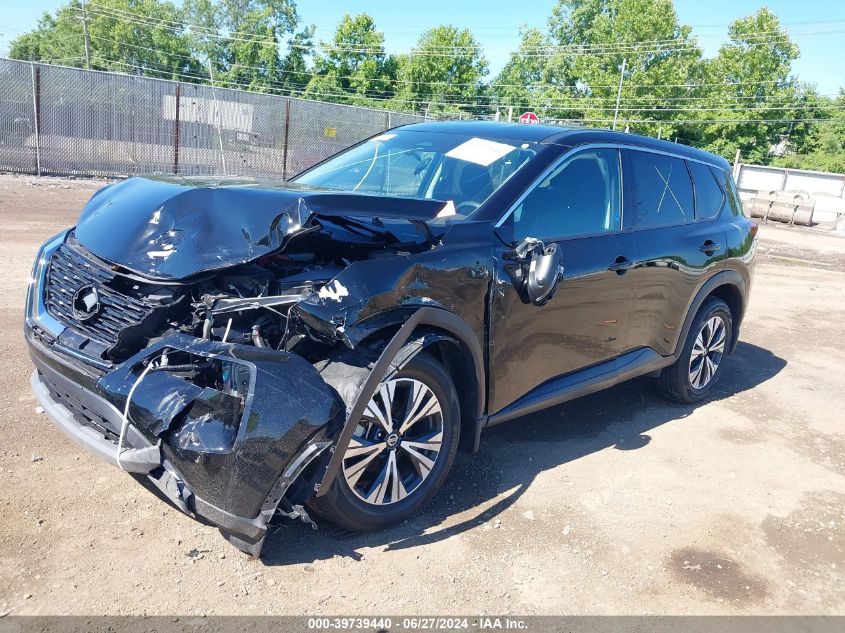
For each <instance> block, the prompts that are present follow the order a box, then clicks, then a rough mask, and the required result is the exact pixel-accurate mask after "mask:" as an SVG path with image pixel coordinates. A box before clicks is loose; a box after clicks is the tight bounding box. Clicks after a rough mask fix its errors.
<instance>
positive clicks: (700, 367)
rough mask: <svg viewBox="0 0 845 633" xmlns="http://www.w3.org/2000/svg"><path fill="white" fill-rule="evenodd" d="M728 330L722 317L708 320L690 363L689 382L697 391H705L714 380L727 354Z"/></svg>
mask: <svg viewBox="0 0 845 633" xmlns="http://www.w3.org/2000/svg"><path fill="white" fill-rule="evenodd" d="M726 333H727V328H726V326H725V320H724V319H723V318H722V317H720V316H713V317H710V318H709V319H707V321H706V322H705V323H704V326H703V327H702V328H701V331H700V332H699V333H698V336H697V337H696V338H695V343H694V344H693V346H692V354H691V355H690V361H689V381H690V384H691V385H692V386H693V388H695V389H704V388H705V387H706V386H707V385H709V384H710V382H711V381H712V380H713V376H715V375H716V370H717V369H718V368H719V364H720V363H721V362H722V358H723V357H724V354H725V342H726Z"/></svg>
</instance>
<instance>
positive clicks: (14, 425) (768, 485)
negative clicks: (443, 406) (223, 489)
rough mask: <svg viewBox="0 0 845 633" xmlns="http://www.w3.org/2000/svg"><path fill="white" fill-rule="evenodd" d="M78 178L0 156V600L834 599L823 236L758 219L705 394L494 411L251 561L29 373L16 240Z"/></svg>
mask: <svg viewBox="0 0 845 633" xmlns="http://www.w3.org/2000/svg"><path fill="white" fill-rule="evenodd" d="M101 184H102V183H97V182H94V181H86V180H77V181H73V180H61V179H53V178H41V179H37V178H33V177H16V176H0V239H2V244H3V248H2V251H0V264H2V267H3V271H4V273H3V275H2V277H1V278H0V293H2V296H3V298H4V300H3V302H2V306H0V329H1V330H2V331H3V332H4V333H5V334H6V336H4V337H3V338H2V339H0V347H2V352H3V354H2V358H3V363H2V364H0V386H2V389H0V398H2V406H0V504H2V508H1V509H0V615H5V614H7V613H13V614H137V615H142V614H168V613H180V614H304V613H307V614H341V613H342V614H361V615H374V614H391V615H393V614H395V615H400V614H413V613H420V612H423V613H428V614H479V613H514V614H529V613H530V614H635V615H636V614H675V613H681V614H693V613H694V614H752V613H753V614H783V613H789V614H818V613H823V614H845V583H843V579H845V575H844V572H845V429H843V416H842V411H843V409H845V380H843V368H845V338H843V334H842V333H843V327H842V325H843V321H842V318H843V314H845V311H844V310H843V308H844V307H845V274H843V272H845V239H843V238H839V237H835V236H832V235H828V234H822V233H819V232H813V231H806V230H800V229H790V228H777V227H774V226H771V225H768V226H764V227H763V228H762V229H761V239H762V244H761V255H762V256H761V262H760V267H759V268H758V273H757V277H756V281H755V287H754V289H753V296H752V301H751V305H750V309H749V313H748V316H747V318H746V321H745V325H744V328H743V332H742V338H741V341H740V344H739V347H738V349H737V352H736V354H735V355H734V356H732V357H731V358H730V359H729V360H728V361H727V362H728V365H727V366H726V368H725V369H726V371H725V373H724V375H723V377H722V380H721V382H720V384H719V385H718V389H717V391H716V393H715V394H714V395H713V396H712V397H711V398H710V399H709V400H708V401H706V402H704V403H701V404H699V405H696V406H684V405H679V404H672V403H668V402H666V401H665V400H663V399H661V398H660V397H659V396H658V395H657V394H656V393H655V390H654V388H653V386H652V384H651V383H650V381H649V380H647V379H638V380H634V381H631V382H628V383H626V384H623V385H620V386H618V387H616V388H613V389H611V390H609V391H606V392H603V393H600V394H596V395H593V396H590V397H587V398H583V399H581V400H579V401H576V402H572V403H569V404H566V405H563V406H559V407H555V408H553V409H550V410H548V411H545V412H543V413H539V414H536V415H532V416H529V417H526V418H524V419H521V420H516V421H513V422H511V423H508V424H505V425H502V426H499V427H496V428H494V429H492V430H491V431H490V432H488V433H486V434H485V436H484V438H483V440H482V448H481V452H480V453H479V454H477V455H469V454H465V453H462V454H459V457H458V460H457V463H456V466H455V468H454V470H453V473H452V475H451V477H450V479H449V482H448V484H447V486H446V487H445V488H444V489H443V490H442V491H441V493H440V494H438V495H437V497H436V498H435V500H434V501H433V503H432V504H431V505H430V506H429V507H428V508H427V509H426V510H425V511H424V512H423V513H422V514H421V515H419V516H418V517H416V518H414V519H413V520H411V521H409V522H407V523H405V524H403V525H401V526H398V527H396V528H394V529H391V530H388V531H385V532H381V533H378V534H368V535H356V534H348V533H343V532H340V531H338V530H335V529H332V528H331V527H330V526H326V525H322V526H320V529H319V530H318V531H313V530H311V529H310V528H309V527H307V526H305V525H304V524H295V525H283V526H280V527H279V528H278V529H277V531H276V532H275V533H274V534H273V535H272V536H270V537H269V539H268V543H267V545H266V547H265V556H264V559H263V560H262V561H255V560H250V559H248V558H246V557H244V556H243V555H241V554H239V553H238V552H237V551H236V550H234V549H233V548H232V547H231V546H229V545H228V544H227V543H226V542H225V541H224V540H223V539H222V538H221V537H220V535H219V534H218V532H217V531H216V530H215V529H214V528H211V527H208V526H204V525H201V524H200V523H198V522H196V521H193V520H191V519H190V518H189V517H187V516H184V515H182V514H181V513H180V512H179V511H177V510H175V509H173V508H172V507H170V506H169V505H168V504H167V503H165V502H164V501H161V500H160V499H159V498H157V497H155V496H153V495H152V494H151V493H150V492H149V491H147V490H146V489H145V488H143V487H142V486H140V485H139V484H137V483H136V482H135V481H134V480H133V479H132V478H131V477H130V476H129V475H126V474H124V473H121V472H120V471H118V470H116V469H115V468H113V467H110V466H108V465H105V464H102V463H100V462H98V461H97V460H96V459H94V458H93V457H89V456H88V455H86V454H84V453H82V452H81V451H79V450H77V448H76V447H74V446H73V445H72V444H70V442H69V441H67V440H66V439H65V438H64V436H62V435H61V434H60V433H59V432H58V431H57V430H55V429H54V428H53V426H52V424H51V423H50V422H49V420H48V419H47V418H46V416H45V415H44V414H43V413H39V412H38V410H37V408H36V407H37V405H36V402H35V400H34V398H33V396H32V395H31V394H30V390H29V375H30V372H31V371H32V368H31V364H30V362H29V359H28V357H27V354H26V351H25V349H24V344H23V341H22V337H21V334H20V329H21V310H22V306H23V301H24V291H25V286H26V282H27V278H28V276H29V270H30V265H31V262H32V259H33V257H34V255H35V252H36V249H37V247H38V245H39V243H41V242H42V241H43V240H44V239H45V238H46V237H48V236H49V235H52V234H53V233H55V232H57V231H58V230H59V229H61V228H63V227H65V226H67V225H70V224H71V223H72V222H73V221H74V219H75V217H76V215H77V214H78V212H79V210H80V208H81V207H82V205H83V204H84V202H85V201H86V200H87V198H88V197H89V196H90V195H91V194H92V193H93V192H94V191H95V189H96V188H97V187H98V186H100V185H101ZM837 412H838V413H837ZM376 588H378V589H376Z"/></svg>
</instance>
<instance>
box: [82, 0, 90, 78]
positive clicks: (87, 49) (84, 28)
mask: <svg viewBox="0 0 845 633" xmlns="http://www.w3.org/2000/svg"><path fill="white" fill-rule="evenodd" d="M82 35H83V37H84V39H85V68H86V70H91V36H90V35H89V34H88V12H87V11H86V10H85V2H84V0H83V2H82Z"/></svg>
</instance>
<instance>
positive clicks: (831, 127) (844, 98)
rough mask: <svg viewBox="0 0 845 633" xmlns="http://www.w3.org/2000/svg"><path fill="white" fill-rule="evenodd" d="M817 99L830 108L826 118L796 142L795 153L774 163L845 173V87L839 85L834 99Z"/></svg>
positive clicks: (824, 115) (825, 113) (797, 167)
mask: <svg viewBox="0 0 845 633" xmlns="http://www.w3.org/2000/svg"><path fill="white" fill-rule="evenodd" d="M818 103H820V104H822V105H823V106H824V107H826V108H828V109H827V110H824V111H823V117H824V119H826V120H824V121H820V122H816V123H815V124H814V125H813V126H812V127H811V128H810V131H809V133H808V134H807V135H806V136H805V137H803V138H802V139H799V140H796V141H795V142H794V143H793V149H794V150H795V153H794V154H788V155H786V156H783V157H780V158H776V159H775V160H774V161H773V163H774V164H775V165H778V166H780V167H793V168H795V169H812V170H814V171H828V172H835V173H839V174H845V90H843V89H841V88H840V90H839V94H838V95H837V97H836V98H835V99H830V98H825V97H822V98H819V99H818Z"/></svg>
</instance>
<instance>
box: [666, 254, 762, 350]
mask: <svg viewBox="0 0 845 633" xmlns="http://www.w3.org/2000/svg"><path fill="white" fill-rule="evenodd" d="M724 286H729V287H731V288H732V290H735V291H736V292H738V294H739V299H740V304H741V306H740V308H741V311H740V313H739V314H731V316H732V317H733V327H732V328H731V330H732V332H731V334H732V336H731V339H732V340H731V349H730V351H731V352H733V350H734V348H735V347H736V343H737V336H736V335H737V334H738V332H739V326H740V323H741V322H742V317H743V316H744V311H745V305H746V302H747V291H746V284H745V280H744V279H743V278H742V275H740V274H739V273H738V272H737V271H735V270H723V271H721V272H718V273H716V274H715V275H713V276H712V277H711V278H710V279H708V280H707V281H706V282H704V285H702V286H701V288H700V289H699V290H698V292H697V293H696V295H695V297H694V298H693V300H692V301H691V302H690V305H689V306H688V307H687V311H686V316H685V317H684V323H683V326H682V327H681V333H680V336H679V337H678V342H677V343H676V345H675V353H674V356H675V357H676V358H677V357H678V356H680V353H681V350H682V349H683V347H684V343H685V342H686V340H687V336H689V331H690V328H691V327H692V322H693V321H694V320H695V316H696V315H697V314H698V311H699V310H700V309H701V306H702V304H703V303H704V301H705V300H706V299H707V297H709V296H710V295H712V294H713V293H714V291H716V290H717V289H718V288H721V287H724Z"/></svg>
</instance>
